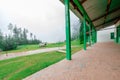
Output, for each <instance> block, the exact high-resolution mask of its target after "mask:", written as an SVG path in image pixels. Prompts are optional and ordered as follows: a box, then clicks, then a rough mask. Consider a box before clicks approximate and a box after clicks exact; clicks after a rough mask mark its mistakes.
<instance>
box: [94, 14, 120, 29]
mask: <svg viewBox="0 0 120 80" xmlns="http://www.w3.org/2000/svg"><path fill="white" fill-rule="evenodd" d="M119 18H120V16H117V17H115V18H113V19H110V20H109V21H106V22H105V23H102V24H99V25H97V26H95V27H99V26H102V25H105V24H107V23H109V22H112V21H115V20H117V19H119Z"/></svg>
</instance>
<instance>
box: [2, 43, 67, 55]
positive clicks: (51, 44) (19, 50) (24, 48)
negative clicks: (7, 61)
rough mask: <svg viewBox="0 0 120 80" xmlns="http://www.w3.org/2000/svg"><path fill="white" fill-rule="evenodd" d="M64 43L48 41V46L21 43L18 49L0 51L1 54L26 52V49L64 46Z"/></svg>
mask: <svg viewBox="0 0 120 80" xmlns="http://www.w3.org/2000/svg"><path fill="white" fill-rule="evenodd" d="M64 45H65V42H59V43H48V44H47V46H45V47H39V45H38V44H34V45H20V46H18V47H17V49H15V50H10V51H3V52H0V54H5V53H16V52H24V51H30V50H36V49H41V48H52V47H62V46H64Z"/></svg>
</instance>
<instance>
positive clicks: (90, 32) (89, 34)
mask: <svg viewBox="0 0 120 80" xmlns="http://www.w3.org/2000/svg"><path fill="white" fill-rule="evenodd" d="M88 27H89V44H90V46H91V26H90V25H89V26H88Z"/></svg>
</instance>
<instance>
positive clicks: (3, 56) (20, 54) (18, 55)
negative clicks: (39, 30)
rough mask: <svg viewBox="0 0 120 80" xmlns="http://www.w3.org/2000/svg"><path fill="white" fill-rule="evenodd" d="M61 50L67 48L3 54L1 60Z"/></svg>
mask: <svg viewBox="0 0 120 80" xmlns="http://www.w3.org/2000/svg"><path fill="white" fill-rule="evenodd" d="M61 49H65V47H55V48H45V49H38V50H32V51H26V52H18V53H8V54H2V55H0V60H4V59H10V58H15V57H20V56H26V55H32V54H38V53H43V52H50V51H57V50H61Z"/></svg>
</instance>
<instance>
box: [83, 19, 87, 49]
mask: <svg viewBox="0 0 120 80" xmlns="http://www.w3.org/2000/svg"><path fill="white" fill-rule="evenodd" d="M83 26H84V29H83V30H84V31H83V32H84V50H86V21H85V17H84V21H83Z"/></svg>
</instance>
